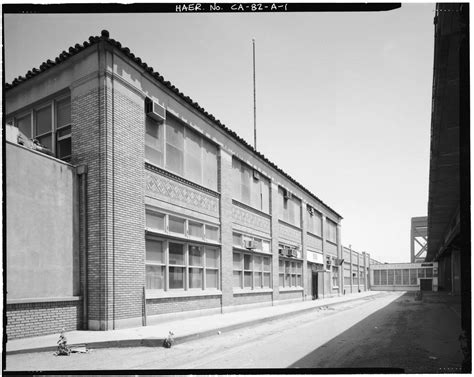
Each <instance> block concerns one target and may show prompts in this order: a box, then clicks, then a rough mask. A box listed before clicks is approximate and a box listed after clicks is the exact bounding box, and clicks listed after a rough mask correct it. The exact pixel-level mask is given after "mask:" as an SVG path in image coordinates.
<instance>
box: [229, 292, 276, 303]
mask: <svg viewBox="0 0 474 377" xmlns="http://www.w3.org/2000/svg"><path fill="white" fill-rule="evenodd" d="M271 300H272V292H262V293H249V294H238V295H235V294H234V305H245V304H254V303H257V302H269V301H271Z"/></svg>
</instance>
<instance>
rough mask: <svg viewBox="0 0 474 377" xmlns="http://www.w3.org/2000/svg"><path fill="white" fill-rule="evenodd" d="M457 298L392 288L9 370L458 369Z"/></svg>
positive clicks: (23, 361)
mask: <svg viewBox="0 0 474 377" xmlns="http://www.w3.org/2000/svg"><path fill="white" fill-rule="evenodd" d="M459 301H460V300H459V298H456V297H452V296H448V295H446V294H430V295H424V297H423V300H422V301H416V300H415V297H414V295H413V294H409V293H407V294H403V293H399V292H386V293H382V294H380V295H378V296H374V297H368V298H364V299H360V300H357V301H351V302H347V303H343V304H338V305H335V306H332V307H325V308H322V309H319V310H315V311H312V312H310V313H306V314H302V315H298V316H294V317H290V318H285V319H280V320H275V321H268V322H266V323H263V324H260V325H257V326H253V327H251V328H247V329H240V330H235V331H231V332H228V333H222V334H216V335H215V336H212V337H207V338H204V339H198V340H194V341H190V342H186V343H183V344H176V345H174V346H173V347H172V348H171V349H165V348H161V347H160V348H146V347H137V348H110V349H96V350H91V351H90V352H89V353H87V354H72V355H71V356H69V357H67V356H66V357H56V356H53V355H52V353H31V354H23V355H12V356H8V357H7V364H6V366H7V370H9V371H13V370H16V371H23V370H25V371H26V370H28V371H32V370H36V371H48V370H56V371H58V370H63V371H64V370H124V369H126V370H148V371H150V372H151V373H152V372H153V370H161V371H162V370H163V369H186V370H191V369H206V370H208V369H237V370H239V369H242V370H243V369H249V368H250V369H257V368H310V369H318V368H337V369H341V368H351V369H352V368H355V369H353V371H354V373H357V372H358V371H359V372H362V371H364V370H365V369H367V368H401V369H402V370H403V371H404V372H406V373H446V372H447V373H450V372H451V373H453V372H454V373H456V372H460V366H461V362H462V358H463V356H462V353H461V349H460V344H459V341H458V336H459V334H460V331H461V328H460V312H461V311H460V304H459Z"/></svg>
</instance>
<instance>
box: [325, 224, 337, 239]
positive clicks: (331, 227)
mask: <svg viewBox="0 0 474 377" xmlns="http://www.w3.org/2000/svg"><path fill="white" fill-rule="evenodd" d="M326 240H328V241H331V242H333V243H336V242H337V225H336V223H335V222H334V221H331V220H329V219H326Z"/></svg>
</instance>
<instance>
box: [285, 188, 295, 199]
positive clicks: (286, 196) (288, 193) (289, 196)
mask: <svg viewBox="0 0 474 377" xmlns="http://www.w3.org/2000/svg"><path fill="white" fill-rule="evenodd" d="M292 197H293V195H291V192H289V191H288V190H285V192H284V193H283V198H284V199H291V198H292Z"/></svg>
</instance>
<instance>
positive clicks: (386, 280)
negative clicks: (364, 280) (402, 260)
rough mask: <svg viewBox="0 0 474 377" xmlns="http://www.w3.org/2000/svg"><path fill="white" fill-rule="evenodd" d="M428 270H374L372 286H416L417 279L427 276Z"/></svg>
mask: <svg viewBox="0 0 474 377" xmlns="http://www.w3.org/2000/svg"><path fill="white" fill-rule="evenodd" d="M429 270H430V269H429V268H418V269H417V268H409V269H408V268H404V269H389V270H374V285H418V278H420V277H424V276H425V275H426V276H428V275H429V274H430V272H429Z"/></svg>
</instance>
